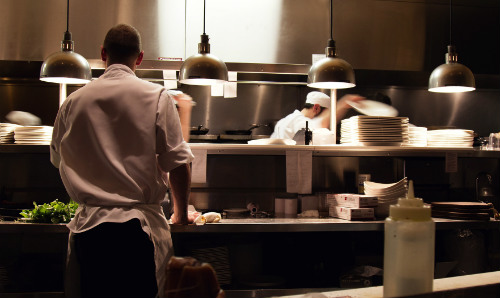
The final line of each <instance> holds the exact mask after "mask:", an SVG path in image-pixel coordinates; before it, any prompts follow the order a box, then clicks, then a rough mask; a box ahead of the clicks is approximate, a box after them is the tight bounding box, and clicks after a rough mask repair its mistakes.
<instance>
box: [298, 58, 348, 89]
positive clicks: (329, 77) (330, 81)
mask: <svg viewBox="0 0 500 298" xmlns="http://www.w3.org/2000/svg"><path fill="white" fill-rule="evenodd" d="M307 86H309V87H312V88H321V89H345V88H352V87H354V86H356V80H355V77H354V69H353V68H352V66H351V65H350V64H349V63H348V62H347V61H345V60H343V59H340V58H335V57H326V58H323V59H321V60H319V61H317V62H316V63H314V65H313V66H311V68H310V69H309V74H308V77H307Z"/></svg>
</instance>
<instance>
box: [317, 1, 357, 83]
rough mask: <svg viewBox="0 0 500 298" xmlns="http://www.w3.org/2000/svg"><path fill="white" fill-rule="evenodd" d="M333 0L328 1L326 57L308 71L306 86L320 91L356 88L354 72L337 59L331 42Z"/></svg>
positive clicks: (344, 62)
mask: <svg viewBox="0 0 500 298" xmlns="http://www.w3.org/2000/svg"><path fill="white" fill-rule="evenodd" d="M332 18H333V0H330V39H329V40H328V44H327V47H326V50H325V52H326V57H325V58H323V59H321V60H319V61H317V62H316V63H314V64H313V65H312V66H311V68H310V69H309V74H308V76H307V86H309V87H313V88H321V89H345V88H352V87H354V86H356V80H355V78H354V70H353V68H352V66H351V65H350V64H349V63H348V62H347V61H345V60H343V59H340V58H337V53H336V47H335V41H334V40H333V28H332V26H333V24H332V23H333V22H332Z"/></svg>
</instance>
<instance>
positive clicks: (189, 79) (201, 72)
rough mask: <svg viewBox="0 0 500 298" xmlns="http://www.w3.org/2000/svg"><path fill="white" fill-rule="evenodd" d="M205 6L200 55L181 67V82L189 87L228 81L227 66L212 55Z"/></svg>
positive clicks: (199, 45)
mask: <svg viewBox="0 0 500 298" xmlns="http://www.w3.org/2000/svg"><path fill="white" fill-rule="evenodd" d="M205 6H206V0H205V1H203V34H202V35H201V42H200V43H199V44H198V54H196V55H193V56H191V57H189V58H187V59H186V61H184V62H183V63H182V65H181V69H180V72H179V82H181V83H182V84H188V85H205V86H206V85H215V84H221V83H224V82H226V81H227V67H226V64H225V63H224V62H223V61H222V60H220V59H219V58H217V57H216V56H214V55H212V54H210V44H209V43H208V40H209V38H208V35H207V34H205Z"/></svg>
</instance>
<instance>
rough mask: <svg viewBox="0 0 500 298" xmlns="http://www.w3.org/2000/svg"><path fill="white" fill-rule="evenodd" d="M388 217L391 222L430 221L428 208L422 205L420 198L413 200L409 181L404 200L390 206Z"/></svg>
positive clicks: (411, 185)
mask: <svg viewBox="0 0 500 298" xmlns="http://www.w3.org/2000/svg"><path fill="white" fill-rule="evenodd" d="M389 217H390V218H391V219H393V220H404V219H407V220H417V221H425V220H430V219H431V208H430V206H426V205H424V201H423V200H422V199H421V198H415V195H414V192H413V181H411V180H410V183H409V187H408V195H407V196H406V198H399V199H398V203H397V204H396V205H391V206H390V209H389Z"/></svg>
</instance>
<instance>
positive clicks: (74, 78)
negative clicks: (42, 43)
mask: <svg viewBox="0 0 500 298" xmlns="http://www.w3.org/2000/svg"><path fill="white" fill-rule="evenodd" d="M40 80H42V81H45V82H50V83H60V84H85V83H88V82H90V80H92V71H91V69H90V65H89V62H88V61H87V59H85V58H83V57H82V56H81V55H80V54H78V53H75V52H73V51H64V50H63V51H60V52H56V53H54V54H52V55H50V56H49V57H47V59H45V61H44V62H43V64H42V68H41V70H40Z"/></svg>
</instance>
